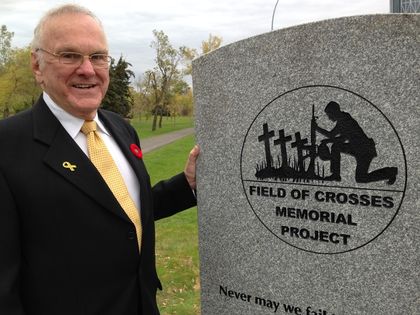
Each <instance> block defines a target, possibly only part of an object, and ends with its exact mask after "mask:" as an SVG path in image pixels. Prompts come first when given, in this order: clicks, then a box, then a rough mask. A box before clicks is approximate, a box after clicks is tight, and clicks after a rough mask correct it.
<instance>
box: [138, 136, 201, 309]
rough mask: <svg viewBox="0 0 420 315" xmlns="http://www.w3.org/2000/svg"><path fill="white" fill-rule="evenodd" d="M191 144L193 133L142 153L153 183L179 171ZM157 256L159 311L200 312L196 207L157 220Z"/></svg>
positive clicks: (192, 142) (192, 143)
mask: <svg viewBox="0 0 420 315" xmlns="http://www.w3.org/2000/svg"><path fill="white" fill-rule="evenodd" d="M194 143H195V142H194V136H188V137H185V138H182V139H180V140H178V141H176V142H173V143H171V144H169V145H167V146H165V147H163V148H160V149H157V150H155V151H152V152H149V153H147V154H145V156H144V161H145V163H146V166H147V169H148V171H149V174H150V176H151V180H152V184H154V183H156V182H158V181H159V180H161V179H166V178H169V177H171V176H173V175H176V174H177V173H179V172H181V171H182V170H183V168H184V165H185V162H186V159H187V156H188V153H189V151H190V150H191V149H192V147H193V146H194ZM156 258H157V267H158V275H159V278H160V279H161V281H162V285H163V291H162V292H158V304H159V308H160V312H161V314H162V315H172V314H178V315H197V314H200V282H199V260H198V229H197V209H196V208H195V207H194V208H191V209H189V210H186V211H183V212H181V213H178V214H177V215H175V216H172V217H170V218H166V219H162V220H160V221H158V222H157V223H156Z"/></svg>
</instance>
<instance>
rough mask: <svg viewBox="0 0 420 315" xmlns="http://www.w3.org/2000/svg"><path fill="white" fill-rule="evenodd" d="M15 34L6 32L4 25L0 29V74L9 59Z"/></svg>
mask: <svg viewBox="0 0 420 315" xmlns="http://www.w3.org/2000/svg"><path fill="white" fill-rule="evenodd" d="M14 35H15V34H14V33H13V32H9V31H8V30H7V27H6V25H2V26H1V29H0V72H1V70H2V69H3V68H4V66H5V65H6V63H7V62H8V61H9V59H10V55H11V53H12V38H13V36H14Z"/></svg>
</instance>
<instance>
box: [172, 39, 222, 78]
mask: <svg viewBox="0 0 420 315" xmlns="http://www.w3.org/2000/svg"><path fill="white" fill-rule="evenodd" d="M222 41H223V39H222V37H219V36H213V35H211V34H209V38H208V39H207V40H206V41H205V40H204V41H202V42H201V52H198V51H197V49H194V48H188V47H185V46H183V47H181V48H180V50H181V54H182V58H183V63H184V65H185V69H184V74H185V75H191V72H192V65H191V62H192V61H193V59H195V58H198V57H199V56H202V55H204V54H207V53H209V52H211V51H213V50H215V49H217V48H219V47H220V45H221V44H222Z"/></svg>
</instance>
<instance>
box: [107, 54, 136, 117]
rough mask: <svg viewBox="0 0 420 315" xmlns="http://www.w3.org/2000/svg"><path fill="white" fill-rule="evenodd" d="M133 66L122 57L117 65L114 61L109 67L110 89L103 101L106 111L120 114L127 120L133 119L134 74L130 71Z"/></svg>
mask: <svg viewBox="0 0 420 315" xmlns="http://www.w3.org/2000/svg"><path fill="white" fill-rule="evenodd" d="M129 67H131V64H130V63H129V62H127V61H125V60H124V59H123V57H120V59H119V60H118V62H117V63H116V64H115V60H114V59H112V61H111V65H110V67H109V77H110V81H109V87H108V92H107V94H106V95H105V98H104V99H103V101H102V107H103V108H104V109H107V110H110V111H113V112H115V113H118V114H120V115H121V116H123V117H125V118H131V115H132V113H131V108H132V106H133V97H132V95H131V93H130V79H131V77H134V72H133V71H131V70H130V69H129Z"/></svg>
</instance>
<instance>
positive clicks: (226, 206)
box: [193, 14, 420, 315]
mask: <svg viewBox="0 0 420 315" xmlns="http://www.w3.org/2000/svg"><path fill="white" fill-rule="evenodd" d="M419 60H420V15H418V14H401V15H399V14H389V15H366V16H354V17H345V18H339V19H333V20H326V21H321V22H315V23H310V24H305V25H299V26H295V27H290V28H286V29H281V30H277V31H274V32H269V33H266V34H262V35H259V36H256V37H253V38H249V39H246V40H242V41H239V42H236V43H233V44H230V45H227V46H225V47H223V48H220V49H218V50H216V51H214V52H212V53H210V54H208V55H205V56H203V57H200V58H198V59H197V60H195V61H194V62H193V88H194V95H195V102H196V136H197V142H198V143H199V144H200V146H201V151H202V153H201V156H200V161H199V169H198V190H197V191H198V210H199V241H200V246H199V250H200V265H201V290H202V292H201V303H202V315H215V314H219V315H222V314H226V315H232V314H238V315H239V314H240V315H258V314H296V315H301V314H302V315H351V314H366V315H372V314H412V315H415V314H420V292H419V291H420V290H419V280H420V277H419V267H420V266H419V264H420V259H419V258H420V251H419V245H418V244H419V240H420V201H419V197H420V193H419V190H420V158H419V155H420V150H419V147H420V141H419V136H420V62H419Z"/></svg>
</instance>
